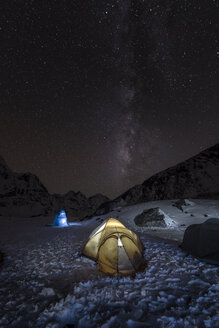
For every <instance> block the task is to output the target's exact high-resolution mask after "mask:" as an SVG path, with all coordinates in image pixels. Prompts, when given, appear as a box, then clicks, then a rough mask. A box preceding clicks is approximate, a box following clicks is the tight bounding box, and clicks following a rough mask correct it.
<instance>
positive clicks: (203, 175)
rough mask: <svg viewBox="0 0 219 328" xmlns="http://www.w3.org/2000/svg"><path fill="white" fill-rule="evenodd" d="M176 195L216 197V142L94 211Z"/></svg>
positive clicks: (218, 194)
mask: <svg viewBox="0 0 219 328" xmlns="http://www.w3.org/2000/svg"><path fill="white" fill-rule="evenodd" d="M178 198H202V199H204V198H205V199H219V143H218V144H216V145H215V146H213V147H211V148H208V149H206V150H204V151H202V152H201V153H199V154H198V155H196V156H194V157H192V158H189V159H187V160H186V161H184V162H181V163H179V164H177V165H175V166H173V167H170V168H168V169H166V170H164V171H161V172H159V173H157V174H155V175H153V176H152V177H150V178H149V179H147V180H145V181H144V182H143V183H142V184H141V185H136V186H134V187H133V188H131V189H129V190H127V191H126V192H125V193H123V194H122V195H120V196H119V197H117V198H116V199H114V200H113V201H110V202H107V203H105V204H102V205H101V206H100V207H99V209H98V210H97V211H96V213H95V214H97V215H101V214H104V213H107V212H110V211H112V210H113V209H115V208H117V207H121V206H126V205H133V204H138V203H142V202H146V201H155V200H163V199H178Z"/></svg>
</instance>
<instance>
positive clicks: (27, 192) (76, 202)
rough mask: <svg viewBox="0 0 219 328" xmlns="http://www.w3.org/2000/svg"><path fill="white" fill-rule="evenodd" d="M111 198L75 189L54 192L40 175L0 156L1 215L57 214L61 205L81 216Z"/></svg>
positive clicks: (77, 216) (72, 215) (75, 215)
mask: <svg viewBox="0 0 219 328" xmlns="http://www.w3.org/2000/svg"><path fill="white" fill-rule="evenodd" d="M108 200H109V199H108V198H107V197H106V196H103V195H101V194H97V195H94V196H91V197H89V198H87V197H86V196H85V195H83V194H82V193H81V192H74V191H69V192H68V193H67V194H65V195H58V194H55V195H50V194H49V192H48V191H47V189H46V188H45V186H44V185H43V184H42V183H41V182H40V180H39V178H38V177H37V176H36V175H34V174H31V173H16V172H13V171H12V170H11V169H10V168H9V167H8V165H7V164H6V162H5V160H4V159H3V158H2V157H0V216H9V217H10V216H14V217H34V216H40V215H44V216H45V215H53V212H54V211H55V210H57V209H65V210H66V213H67V215H68V216H70V217H74V218H75V219H80V218H83V217H85V216H87V215H90V214H91V213H93V212H94V211H95V210H96V209H97V208H98V207H99V206H100V205H101V204H102V203H103V202H106V201H108Z"/></svg>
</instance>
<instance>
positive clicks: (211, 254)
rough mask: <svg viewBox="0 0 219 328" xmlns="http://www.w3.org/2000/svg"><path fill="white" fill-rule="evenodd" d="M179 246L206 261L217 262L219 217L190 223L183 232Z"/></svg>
mask: <svg viewBox="0 0 219 328" xmlns="http://www.w3.org/2000/svg"><path fill="white" fill-rule="evenodd" d="M181 247H182V249H183V250H185V251H187V252H190V253H191V254H192V255H194V256H196V257H198V258H200V259H203V260H205V261H206V262H209V263H214V264H219V219H208V220H207V221H205V222H204V223H202V224H192V225H190V226H189V227H188V228H187V229H186V231H185V233H184V237H183V242H182V245H181Z"/></svg>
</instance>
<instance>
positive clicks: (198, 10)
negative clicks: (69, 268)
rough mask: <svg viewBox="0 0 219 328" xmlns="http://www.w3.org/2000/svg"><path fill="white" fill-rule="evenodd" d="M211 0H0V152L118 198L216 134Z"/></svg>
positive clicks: (58, 185)
mask: <svg viewBox="0 0 219 328" xmlns="http://www.w3.org/2000/svg"><path fill="white" fill-rule="evenodd" d="M217 10H218V1H213V0H193V1H192V0H181V1H179V0H165V1H161V0H159V1H158V0H135V1H131V0H112V1H105V0H87V1H86V0H85V1H84V0H83V1H82V0H81V1H79V0H68V1H67V0H61V1H57V0H50V1H49V0H44V1H39V0H26V1H25V0H20V1H17V0H8V1H1V4H0V154H1V155H2V156H3V157H4V158H5V160H6V161H7V163H8V165H9V166H10V167H11V168H12V169H13V170H16V171H19V172H27V171H29V172H32V173H35V174H37V176H38V177H39V178H40V180H41V181H42V182H43V184H44V185H45V186H46V187H47V189H48V191H49V192H50V193H65V192H67V191H69V190H74V191H78V190H80V191H81V192H83V193H85V194H86V195H87V196H90V195H92V194H95V193H97V192H100V193H103V194H105V195H107V196H109V197H116V196H118V195H119V194H120V193H122V192H124V191H125V190H127V189H128V188H129V187H132V186H133V185H135V184H138V183H142V182H143V181H144V180H145V179H146V178H148V177H150V176H151V175H152V174H154V173H156V172H158V171H160V170H162V169H165V168H167V167H169V166H171V165H175V164H176V163H178V162H180V161H182V160H185V159H187V158H189V157H190V156H193V155H195V154H197V153H198V152H200V151H201V150H203V149H205V148H207V147H209V146H212V145H214V144H215V143H217V142H218V141H219V92H218V85H219V79H218V59H219V49H218V42H217V35H218V25H217V24H218V21H217V15H216V11H217Z"/></svg>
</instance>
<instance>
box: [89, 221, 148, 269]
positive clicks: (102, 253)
mask: <svg viewBox="0 0 219 328" xmlns="http://www.w3.org/2000/svg"><path fill="white" fill-rule="evenodd" d="M143 248H144V247H143V244H142V242H141V240H140V239H139V237H138V236H137V235H136V234H135V233H134V232H133V231H131V230H129V229H127V228H126V227H125V226H124V225H123V224H122V223H121V222H120V221H118V220H116V219H114V218H109V219H107V220H106V221H104V222H103V223H102V224H101V225H99V226H98V227H97V228H96V229H95V230H94V231H93V232H92V233H91V234H90V236H89V239H88V241H87V243H86V245H85V247H84V250H83V254H84V255H85V256H87V257H90V258H92V259H93V260H96V261H97V262H98V268H99V270H100V271H103V272H105V273H108V274H112V275H114V274H117V273H118V274H121V275H123V274H133V273H135V272H136V271H139V270H141V269H143V268H144V267H145V264H146V262H145V260H144V259H143V257H142V252H143Z"/></svg>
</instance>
